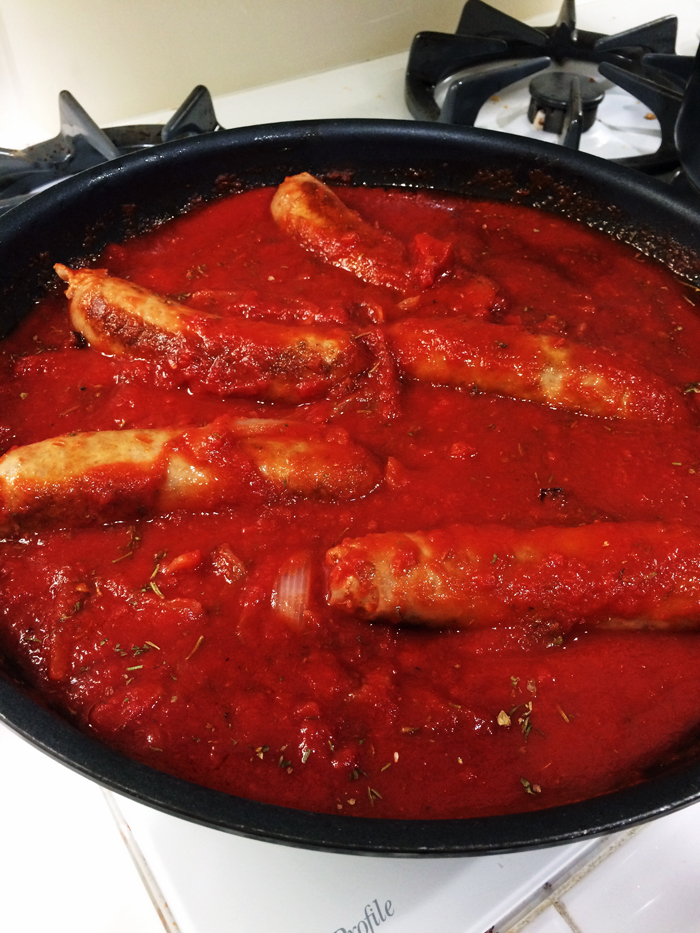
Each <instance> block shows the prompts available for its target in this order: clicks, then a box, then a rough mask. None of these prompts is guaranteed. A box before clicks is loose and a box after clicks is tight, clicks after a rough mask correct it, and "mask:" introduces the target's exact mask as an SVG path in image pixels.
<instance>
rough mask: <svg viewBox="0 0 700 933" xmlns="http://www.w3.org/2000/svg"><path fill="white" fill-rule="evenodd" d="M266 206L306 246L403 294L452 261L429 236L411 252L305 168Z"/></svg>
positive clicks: (428, 281) (425, 283)
mask: <svg viewBox="0 0 700 933" xmlns="http://www.w3.org/2000/svg"><path fill="white" fill-rule="evenodd" d="M270 209H271V211H272V216H273V218H274V220H275V222H276V223H277V225H278V226H279V227H280V228H281V229H282V230H284V231H285V233H288V234H289V235H290V236H292V237H293V238H294V239H296V240H297V241H298V242H299V243H300V244H301V245H302V246H303V247H304V248H305V249H307V250H309V251H310V252H312V253H314V254H316V255H318V256H320V257H321V258H322V259H323V260H325V261H326V262H328V263H330V264H331V265H333V266H337V267H338V268H340V269H345V270H347V271H348V272H352V274H353V275H355V276H357V278H359V279H362V281H363V282H369V283H370V284H372V285H383V286H386V287H388V288H393V289H397V290H398V291H402V292H403V291H406V290H410V289H412V288H416V287H417V288H426V287H428V286H429V285H431V284H432V283H433V282H434V281H435V278H436V276H437V274H438V273H439V272H442V271H443V270H444V268H445V266H446V264H447V262H448V260H449V259H450V254H451V250H450V245H449V244H448V243H444V242H442V241H440V240H437V239H435V237H431V236H429V235H428V234H418V235H417V236H416V237H414V239H413V241H412V243H411V249H410V250H409V248H407V247H406V246H405V245H404V244H403V243H402V242H401V241H400V240H397V239H396V238H395V237H393V236H392V235H391V234H389V233H387V232H385V231H383V230H379V229H377V227H375V226H373V225H372V224H370V223H368V222H367V221H366V220H363V218H362V217H361V216H360V215H359V214H358V213H357V211H354V210H352V208H349V207H347V205H345V204H344V203H343V202H342V201H341V200H340V198H339V197H338V196H337V195H336V194H335V192H333V191H332V190H331V189H330V188H329V187H328V186H327V185H324V184H323V182H322V181H319V179H318V178H314V176H313V175H310V174H309V173H308V172H302V173H301V174H300V175H293V176H291V177H289V178H286V179H285V180H284V182H282V184H281V185H280V186H279V188H278V189H277V191H276V192H275V195H274V197H273V199H272V204H271V206H270Z"/></svg>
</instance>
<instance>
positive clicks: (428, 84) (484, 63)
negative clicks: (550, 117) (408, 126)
mask: <svg viewBox="0 0 700 933" xmlns="http://www.w3.org/2000/svg"><path fill="white" fill-rule="evenodd" d="M677 30H678V20H677V18H676V17H675V16H665V17H663V18H662V19H658V20H655V21H654V22H651V23H645V24H644V25H642V26H638V27H636V28H635V29H630V30H627V31H625V32H620V33H617V34H616V35H613V36H605V35H601V34H599V33H594V32H586V31H584V30H580V29H578V28H577V27H576V6H575V0H564V3H563V5H562V8H561V11H560V14H559V18H558V19H557V21H556V23H555V24H554V25H552V26H548V27H544V28H534V27H532V26H528V25H526V24H524V23H521V22H520V21H519V20H517V19H514V18H513V17H512V16H508V15H507V14H505V13H501V12H500V11H498V10H495V9H494V8H493V7H490V6H489V5H488V4H486V3H484V2H482V0H468V2H467V3H466V4H465V6H464V9H463V11H462V16H461V18H460V21H459V24H458V26H457V30H456V32H455V34H454V35H451V34H447V33H439V32H421V33H418V35H417V36H416V37H415V39H414V40H413V44H412V46H411V52H410V56H409V62H408V69H407V72H406V102H407V104H408V107H409V110H410V111H411V113H412V115H413V116H414V117H415V118H416V119H418V120H431V121H439V122H444V123H459V124H461V125H464V126H473V125H474V122H475V120H476V118H477V115H478V113H479V110H480V109H481V107H482V105H483V104H484V103H485V102H486V101H487V100H488V99H489V98H490V97H491V96H492V95H494V94H497V93H498V92H499V91H502V90H503V89H504V88H506V87H508V86H510V85H512V84H514V83H515V82H516V81H518V80H520V79H522V78H525V77H527V76H529V75H533V74H536V73H537V72H541V71H544V70H545V69H547V68H550V69H553V70H555V71H556V70H560V69H561V66H562V65H563V64H564V63H570V62H581V63H585V65H586V66H591V65H593V66H597V68H598V71H599V73H600V74H601V75H602V76H603V77H604V78H607V79H608V80H609V81H611V82H613V83H614V84H616V85H617V86H618V87H620V88H622V89H623V90H625V91H627V92H629V93H630V94H632V95H633V96H634V97H635V98H636V99H637V100H639V101H640V102H641V103H643V104H644V105H645V106H646V107H647V108H648V109H649V110H650V111H652V112H653V113H654V115H655V116H656V118H657V120H658V123H659V127H660V130H661V142H660V145H659V148H658V149H657V151H656V152H655V153H651V154H648V155H638V156H632V157H627V158H623V159H616V160H614V161H617V162H619V163H621V164H624V165H628V166H630V167H632V168H636V169H640V170H641V171H644V172H646V173H648V174H652V175H662V174H665V173H669V172H672V171H673V170H674V169H677V168H678V166H679V158H678V153H677V150H676V146H675V132H676V124H677V121H678V116H679V113H680V110H681V103H682V102H683V97H684V92H685V89H686V85H687V84H688V81H689V79H690V76H691V74H693V69H694V59H693V58H691V57H687V56H681V55H676V54H675V45H676V34H677ZM584 80H586V79H584ZM567 93H568V97H567V99H566V100H565V101H564V105H563V106H564V109H563V117H562V120H561V121H560V128H559V127H558V128H559V141H560V142H561V143H562V144H563V145H566V146H569V147H570V148H578V145H579V141H580V136H581V132H582V131H583V127H584V124H585V122H587V121H586V115H585V101H582V95H581V86H580V83H579V82H576V81H571V82H570V84H569V88H568V92H567ZM439 101H440V102H439Z"/></svg>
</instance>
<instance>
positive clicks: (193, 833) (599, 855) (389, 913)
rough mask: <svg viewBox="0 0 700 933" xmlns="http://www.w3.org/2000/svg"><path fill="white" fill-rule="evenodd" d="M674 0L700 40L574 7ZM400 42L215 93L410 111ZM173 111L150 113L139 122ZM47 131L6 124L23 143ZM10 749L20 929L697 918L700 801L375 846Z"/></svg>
mask: <svg viewBox="0 0 700 933" xmlns="http://www.w3.org/2000/svg"><path fill="white" fill-rule="evenodd" d="M668 12H673V13H674V14H676V15H678V17H679V21H680V28H679V42H678V46H677V50H678V51H679V52H680V53H682V54H686V55H691V54H694V53H695V50H696V48H697V45H698V30H699V29H700V0H679V2H676V0H674V3H673V4H672V10H671V11H669V10H668V9H667V8H666V5H665V4H663V3H661V0H592V2H585V0H579V2H578V25H579V27H580V28H582V29H588V30H591V31H597V32H609V33H612V32H617V31H619V30H622V29H626V28H630V27H632V26H635V25H639V24H640V23H642V22H645V21H648V20H652V19H655V18H657V17H659V16H662V15H666V14H667V13H668ZM552 19H553V17H552V15H551V14H548V15H546V16H542V17H540V18H539V19H538V20H532V22H533V23H535V24H543V25H549V24H551V22H552ZM406 59H407V55H406V54H398V55H393V56H389V57H387V58H383V59H378V60H374V61H371V62H367V63H364V64H361V65H354V66H350V67H345V68H341V69H338V70H336V71H332V72H327V73H325V74H321V75H316V76H312V77H309V78H303V79H299V80H295V81H289V82H286V83H285V84H282V85H276V86H271V87H266V88H258V89H254V90H250V91H245V92H239V93H236V94H231V95H227V96H224V97H221V98H217V99H216V101H215V106H216V112H217V117H218V119H219V121H220V123H221V124H222V125H224V126H225V127H227V128H233V127H236V126H243V125H248V124H254V123H263V122H264V123H267V122H276V121H280V120H290V119H316V118H326V117H377V118H381V117H388V118H399V119H404V118H408V116H409V115H408V111H407V109H406V106H405V104H404V101H403V77H404V70H405V66H406ZM624 106H626V107H628V106H630V104H629V102H625V104H624ZM511 108H513V109H511ZM515 108H516V105H515V104H512V103H510V102H504V101H503V100H501V101H498V102H494V105H493V106H492V107H490V108H485V110H484V111H483V112H482V114H481V115H480V118H479V125H485V126H491V125H493V124H494V123H495V124H499V125H500V124H506V125H512V124H514V123H517V122H522V121H521V114H520V113H517V114H515V116H513V112H514V109H515ZM508 111H510V112H508ZM169 116H170V113H169V112H168V113H156V114H145V115H142V116H139V117H135V118H134V122H164V121H165V120H167V118H168V117H169ZM489 121H491V122H489ZM648 124H649V121H647V122H646V124H644V123H642V124H640V126H639V128H640V129H641V130H643V131H644V132H643V133H642V134H641V135H642V136H643V137H645V139H644V140H643V142H644V143H645V144H648V139H649V137H650V136H652V135H653V133H650V127H649V125H648ZM599 129H601V128H596V130H599ZM525 131H526V132H528V133H530V134H532V133H535V132H538V131H534V130H530V129H527V128H526V130H525ZM602 131H603V130H601V132H602ZM590 138H591V139H593V140H594V139H595V137H594V136H593V137H590ZM37 141H38V140H37V139H34V138H27V139H24V140H12V141H9V142H8V141H5V140H1V139H0V142H3V143H6V144H11V145H17V146H20V145H21V146H23V145H26V144H28V143H31V142H37ZM637 151H639V150H637ZM0 758H1V760H2V762H3V764H4V767H3V768H0V793H1V794H2V797H1V798H0V799H2V800H3V801H4V802H5V803H4V805H3V807H2V811H1V812H2V837H3V845H2V847H0V869H1V870H0V878H2V889H1V890H2V897H0V930H3V931H5V930H7V931H8V933H10V931H11V933H39V931H44V930H49V929H50V930H51V931H52V933H68V931H70V933H124V931H126V930H128V931H129V933H158V931H161V933H162V930H163V925H165V927H166V929H167V930H168V931H169V933H175V931H178V933H253V931H255V933H272V931H275V933H276V931H279V930H284V931H285V933H377V930H379V931H380V933H418V931H439V933H486V931H487V930H490V929H491V928H493V931H494V933H519V931H524V933H601V931H602V933H632V931H634V933H661V931H670V930H673V931H674V933H685V931H688V933H691V931H693V933H697V931H698V930H700V889H699V888H698V885H697V878H698V877H700V844H698V843H697V840H698V839H699V838H700V805H696V806H694V807H691V808H688V809H687V810H685V811H682V812H680V813H678V814H674V815H671V816H669V817H666V818H664V819H661V820H658V821H656V822H655V823H653V824H650V825H648V826H645V827H642V828H639V829H637V830H634V831H631V832H629V833H623V834H619V835H618V836H614V837H609V838H607V839H603V840H587V841H583V842H579V843H576V844H574V845H570V846H565V847H560V848H557V849H550V850H541V851H539V852H534V853H525V854H518V855H510V856H490V857H486V858H480V859H448V860H440V859H421V860H398V859H374V858H363V857H358V856H341V855H332V854H327V853H315V852H304V851H299V850H292V849H287V848H284V847H280V846H274V845H270V844H267V843H260V842H254V841H251V840H247V839H241V838H238V837H234V836H229V835H226V834H223V833H219V832H217V831H214V830H209V829H205V828H202V827H199V826H195V825H193V824H190V823H186V822H183V821H180V820H178V819H175V818H173V817H169V816H165V815H163V814H160V813H157V812H156V811H153V810H150V809H148V808H144V807H142V806H140V805H138V804H136V803H134V802H132V801H129V800H125V799H121V798H116V797H114V795H111V794H107V795H106V798H107V804H105V795H104V794H103V792H102V791H100V789H99V788H97V787H96V786H95V785H94V784H91V783H90V782H87V781H86V780H85V779H83V778H80V777H77V776H76V775H73V774H72V773H71V772H69V771H68V770H67V769H65V768H63V767H62V766H60V765H57V764H55V763H54V762H52V761H51V760H49V759H48V758H46V757H45V756H43V755H41V754H40V753H39V752H37V751H35V750H34V749H32V748H30V747H29V746H27V745H26V744H25V743H23V742H22V741H21V740H19V739H17V738H16V737H15V736H14V735H13V734H12V733H10V732H9V731H8V730H6V729H4V728H1V727H0ZM110 809H111V810H112V813H111V814H110ZM113 817H116V824H115V820H114V819H113ZM115 826H118V827H119V830H120V831H121V833H122V836H123V838H124V840H125V842H126V843H127V845H126V846H124V845H123V844H122V841H121V840H120V838H119V834H118V832H117V829H116V828H115ZM129 853H130V854H131V857H132V858H133V859H134V862H133V863H132V861H131V859H130V858H129ZM134 864H136V865H137V867H138V871H137V870H136V868H135V867H134ZM139 875H141V877H139ZM144 881H145V882H146V883H145V885H144V883H143V882H144ZM147 891H148V894H150V897H151V900H149V898H148V894H147V893H146V892H147Z"/></svg>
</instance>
